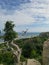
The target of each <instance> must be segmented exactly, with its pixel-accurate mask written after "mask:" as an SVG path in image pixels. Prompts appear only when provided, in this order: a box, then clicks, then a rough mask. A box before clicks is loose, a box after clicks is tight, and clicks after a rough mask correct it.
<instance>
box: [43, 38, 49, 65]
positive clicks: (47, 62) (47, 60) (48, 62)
mask: <svg viewBox="0 0 49 65" xmlns="http://www.w3.org/2000/svg"><path fill="white" fill-rule="evenodd" d="M43 65H49V39H48V40H47V41H45V42H44V45H43Z"/></svg>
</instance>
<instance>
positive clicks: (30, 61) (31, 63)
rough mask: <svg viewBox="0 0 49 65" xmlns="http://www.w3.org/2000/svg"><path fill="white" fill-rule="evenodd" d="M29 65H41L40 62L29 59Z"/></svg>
mask: <svg viewBox="0 0 49 65" xmlns="http://www.w3.org/2000/svg"><path fill="white" fill-rule="evenodd" d="M27 65H41V64H40V62H39V61H37V60H35V59H28V60H27Z"/></svg>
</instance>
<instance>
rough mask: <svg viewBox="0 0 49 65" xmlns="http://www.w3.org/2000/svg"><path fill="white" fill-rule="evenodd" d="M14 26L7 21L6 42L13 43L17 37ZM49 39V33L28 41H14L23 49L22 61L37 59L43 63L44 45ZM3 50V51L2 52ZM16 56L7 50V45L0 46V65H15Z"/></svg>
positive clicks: (5, 29)
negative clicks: (0, 64)
mask: <svg viewBox="0 0 49 65" xmlns="http://www.w3.org/2000/svg"><path fill="white" fill-rule="evenodd" d="M13 28H14V24H13V23H12V22H11V21H7V22H6V24H5V28H4V31H5V35H4V40H5V41H8V42H9V41H12V40H13V39H14V38H15V37H16V33H15V31H14V30H13ZM48 38H49V33H48V32H47V33H40V35H39V36H36V37H33V38H27V39H21V40H16V41H14V42H15V44H17V45H18V46H19V47H20V48H22V55H21V61H25V60H26V59H27V58H35V59H37V60H38V61H40V62H41V63H42V51H43V43H44V41H45V40H47V39H48ZM2 49H3V50H2ZM14 58H15V57H14V56H13V53H12V52H11V50H10V49H7V47H6V43H5V44H1V45H0V63H2V64H4V65H14Z"/></svg>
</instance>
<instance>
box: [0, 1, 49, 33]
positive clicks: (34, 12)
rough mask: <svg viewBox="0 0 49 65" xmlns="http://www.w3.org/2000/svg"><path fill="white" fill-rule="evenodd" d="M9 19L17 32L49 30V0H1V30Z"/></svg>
mask: <svg viewBox="0 0 49 65" xmlns="http://www.w3.org/2000/svg"><path fill="white" fill-rule="evenodd" d="M7 20H8V21H10V20H11V21H14V23H15V28H14V29H15V30H16V31H17V32H21V31H23V30H25V29H28V32H45V31H49V0H0V30H1V29H3V28H4V24H5V22H6V21H7Z"/></svg>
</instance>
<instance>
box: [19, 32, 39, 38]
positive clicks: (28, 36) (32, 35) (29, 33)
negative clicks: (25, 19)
mask: <svg viewBox="0 0 49 65" xmlns="http://www.w3.org/2000/svg"><path fill="white" fill-rule="evenodd" d="M39 34H40V33H39V32H34V33H32V32H28V33H26V34H23V33H18V38H31V37H35V36H38V35H39Z"/></svg>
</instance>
